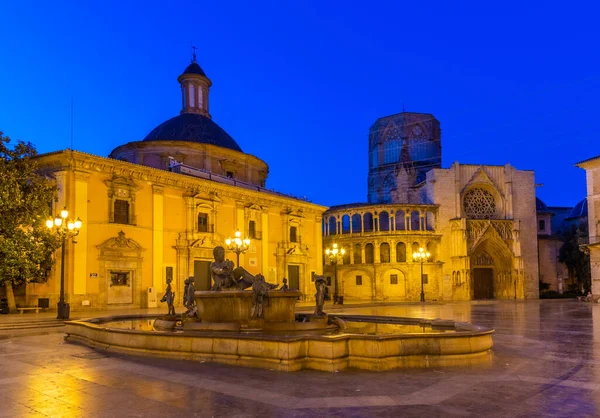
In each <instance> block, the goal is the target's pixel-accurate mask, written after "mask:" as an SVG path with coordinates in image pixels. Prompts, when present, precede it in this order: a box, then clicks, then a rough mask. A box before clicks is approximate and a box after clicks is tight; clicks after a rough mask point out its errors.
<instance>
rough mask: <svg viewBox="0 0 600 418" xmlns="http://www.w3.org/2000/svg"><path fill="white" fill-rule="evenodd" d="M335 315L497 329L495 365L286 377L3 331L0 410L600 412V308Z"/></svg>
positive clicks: (493, 306) (134, 413)
mask: <svg viewBox="0 0 600 418" xmlns="http://www.w3.org/2000/svg"><path fill="white" fill-rule="evenodd" d="M336 311H338V309H337V307H336ZM341 311H343V312H344V313H355V314H375V315H395V316H412V317H426V318H437V317H440V318H445V319H456V320H460V321H471V322H473V323H475V324H480V325H486V326H491V327H494V328H495V329H496V334H495V336H494V342H495V347H494V363H493V365H491V366H487V367H471V368H444V369H439V368H438V369H402V370H394V371H389V372H379V373H377V372H366V371H356V370H344V371H341V372H339V373H324V372H316V371H301V372H294V373H283V372H274V371H269V370H257V369H247V368H238V367H233V366H225V365H216V364H209V363H201V362H185V361H173V360H165V359H152V358H147V357H132V356H120V355H114V354H112V353H111V354H110V355H106V354H105V353H102V352H101V351H94V350H92V349H89V348H86V347H82V346H78V345H72V344H68V343H64V342H63V338H62V337H63V336H62V334H61V333H60V332H54V333H50V334H46V335H35V336H31V335H30V336H17V337H10V338H4V339H2V337H1V334H0V417H29V416H32V417H45V416H49V417H161V418H165V417H213V416H216V417H288V416H289V417H308V416H319V417H320V416H344V417H346V416H348V417H399V416H419V417H436V416H494V417H513V416H517V417H518V416H523V417H525V416H527V417H529V416H563V417H577V416H590V417H591V416H600V305H592V304H585V303H577V302H574V301H570V300H562V301H531V302H512V301H511V302H479V303H449V304H438V305H429V304H426V305H424V306H421V305H388V306H354V307H348V306H346V307H344V308H343V309H342V310H340V312H341Z"/></svg>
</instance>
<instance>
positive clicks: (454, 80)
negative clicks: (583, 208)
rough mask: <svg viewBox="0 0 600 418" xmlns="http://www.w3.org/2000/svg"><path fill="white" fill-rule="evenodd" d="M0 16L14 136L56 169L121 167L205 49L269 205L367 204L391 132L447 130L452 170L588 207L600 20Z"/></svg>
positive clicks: (80, 13)
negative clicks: (373, 141) (409, 123)
mask: <svg viewBox="0 0 600 418" xmlns="http://www.w3.org/2000/svg"><path fill="white" fill-rule="evenodd" d="M357 4H360V6H355V7H353V6H352V3H351V2H348V1H344V2H341V1H340V2H328V1H322V0H321V1H306V0H305V1H290V2H288V1H281V0H279V1H273V2H268V3H267V2H261V1H258V2H233V1H230V2H228V1H214V2H208V1H189V2H176V1H170V2H166V1H163V2H158V1H146V2H133V1H102V2H100V1H95V2H91V1H90V2H87V1H85V2H75V1H73V2H61V1H58V2H47V1H43V2H42V1H37V2H31V1H24V0H22V1H18V2H17V1H8V0H7V1H3V2H1V3H0V21H1V22H2V35H0V62H1V65H0V99H1V100H0V130H2V131H4V133H5V134H7V135H9V136H11V137H12V138H14V139H22V140H26V141H31V142H33V143H34V144H35V145H36V146H37V148H38V150H39V151H40V152H48V151H53V150H57V149H64V148H68V147H69V144H70V140H69V138H70V103H71V97H72V96H73V97H74V103H75V106H74V109H75V111H74V148H75V149H77V150H81V151H85V152H89V153H93V154H97V155H102V156H106V155H108V154H109V152H110V151H111V150H112V149H113V148H115V147H116V146H118V145H120V144H123V143H126V142H130V141H136V140H141V139H143V138H144V136H145V135H146V134H147V133H148V132H149V131H150V130H152V129H153V128H154V127H155V126H156V125H158V124H159V123H161V122H163V121H164V120H166V119H168V118H170V117H172V116H175V115H177V114H178V113H179V110H180V103H181V99H180V90H179V85H178V83H177V80H176V78H177V76H178V75H179V74H180V73H181V72H182V71H183V69H184V68H185V67H186V66H187V64H189V62H190V41H191V42H193V43H194V44H195V45H196V46H197V47H198V48H199V49H198V61H199V63H200V65H201V66H202V68H203V69H204V71H205V72H206V73H207V75H208V76H209V78H211V80H212V81H213V87H212V89H211V114H212V116H213V120H215V121H216V122H217V123H218V124H219V125H220V126H221V127H223V128H224V129H225V130H226V131H227V132H229V134H231V135H232V136H233V138H235V139H236V141H237V142H238V143H239V144H240V146H241V147H242V149H243V150H244V151H245V152H248V153H251V154H254V155H256V156H258V157H259V158H262V159H263V160H265V161H266V162H267V163H268V164H269V167H270V175H269V179H268V180H267V186H268V187H269V188H272V189H275V190H278V191H282V192H287V193H291V194H294V195H296V196H307V197H308V198H309V199H310V200H312V201H313V202H315V203H320V204H324V205H334V204H342V203H349V202H357V201H366V194H367V184H366V183H367V182H366V180H367V169H368V167H367V138H368V130H369V127H370V125H371V124H372V123H373V122H374V121H375V120H376V119H377V118H378V117H381V116H387V115H390V114H394V113H398V112H400V111H401V110H402V106H403V104H404V106H405V108H406V110H407V111H414V112H427V113H433V114H434V115H435V116H436V117H437V119H438V120H439V121H440V123H441V126H442V149H443V165H444V166H445V167H447V166H449V165H450V164H452V163H453V162H454V161H460V162H461V163H475V164H500V165H502V164H505V163H507V162H509V163H511V164H513V165H514V166H516V167H517V168H519V169H528V170H535V173H536V182H537V183H543V186H542V187H540V188H539V189H538V196H539V197H541V198H542V199H543V200H544V201H545V202H546V203H547V204H548V205H563V206H569V205H574V204H575V203H577V201H579V200H580V199H582V198H583V197H584V196H585V175H584V171H583V170H581V169H579V168H575V167H574V166H573V164H574V163H576V162H577V161H580V160H583V159H585V158H588V157H591V156H594V155H597V154H600V146H599V142H598V137H599V135H600V128H599V119H598V111H599V106H598V100H599V98H600V77H599V73H600V71H599V64H600V57H599V46H598V44H599V41H600V31H599V29H598V26H600V24H599V23H598V20H597V18H596V17H597V15H598V11H599V10H598V6H596V5H595V2H592V1H589V2H571V3H565V2H560V3H558V2H552V1H550V2H514V3H510V2H483V1H478V2H469V3H468V4H467V3H461V2H449V1H445V2H417V1H413V2H404V1H389V2H378V1H370V2H360V3H357Z"/></svg>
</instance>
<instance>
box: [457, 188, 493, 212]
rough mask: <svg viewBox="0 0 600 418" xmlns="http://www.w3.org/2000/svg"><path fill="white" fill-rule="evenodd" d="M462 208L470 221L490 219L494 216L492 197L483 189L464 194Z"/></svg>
mask: <svg viewBox="0 0 600 418" xmlns="http://www.w3.org/2000/svg"><path fill="white" fill-rule="evenodd" d="M463 206H464V208H465V213H466V214H467V217H468V218H471V219H491V218H493V217H494V215H495V214H496V201H495V199H494V196H493V195H492V194H491V193H490V192H488V191H487V190H485V189H479V188H475V189H471V190H469V191H468V192H467V193H465V197H464V198H463Z"/></svg>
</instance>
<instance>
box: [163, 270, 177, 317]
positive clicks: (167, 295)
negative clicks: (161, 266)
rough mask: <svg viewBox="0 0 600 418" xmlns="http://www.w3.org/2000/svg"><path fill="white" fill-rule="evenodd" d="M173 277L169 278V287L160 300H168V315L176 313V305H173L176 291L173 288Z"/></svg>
mask: <svg viewBox="0 0 600 418" xmlns="http://www.w3.org/2000/svg"><path fill="white" fill-rule="evenodd" d="M172 281H173V279H171V278H168V279H167V289H166V290H165V295H164V296H163V297H162V299H161V300H160V301H161V302H163V303H164V302H167V307H168V308H169V313H167V315H169V316H171V315H175V306H173V302H175V293H173V291H172V290H171V282H172Z"/></svg>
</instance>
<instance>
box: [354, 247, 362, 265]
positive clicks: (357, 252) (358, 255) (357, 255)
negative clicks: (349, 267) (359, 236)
mask: <svg viewBox="0 0 600 418" xmlns="http://www.w3.org/2000/svg"><path fill="white" fill-rule="evenodd" d="M361 250H362V248H361V246H360V244H354V264H362V252H361Z"/></svg>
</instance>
